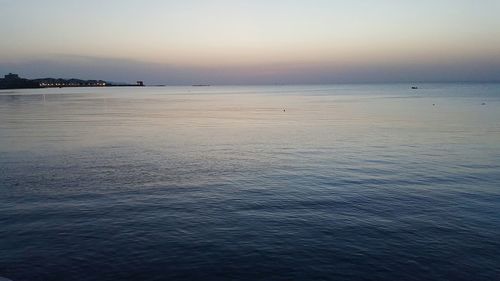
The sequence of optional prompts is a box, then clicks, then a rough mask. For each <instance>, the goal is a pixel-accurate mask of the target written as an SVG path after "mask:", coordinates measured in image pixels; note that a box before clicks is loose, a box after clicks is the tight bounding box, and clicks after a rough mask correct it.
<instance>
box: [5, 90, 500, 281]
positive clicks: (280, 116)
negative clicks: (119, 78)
mask: <svg viewBox="0 0 500 281" xmlns="http://www.w3.org/2000/svg"><path fill="white" fill-rule="evenodd" d="M283 109H285V111H283ZM0 185H1V186H0V276H3V277H6V278H9V279H12V280H15V281H22V280H26V281H31V280H44V281H45V280H500V85H498V84H497V85H495V84H463V85H459V84H442V85H439V84H435V85H432V84H429V85H421V89H419V90H417V91H411V90H409V85H397V84H395V85H358V86H356V85H336V86H295V87H291V86H290V87H288V86H287V87H209V88H203V89H202V88H191V87H185V88H182V87H179V88H176V87H167V88H141V89H138V88H130V89H126V88H120V89H118V88H113V89H111V88H104V89H50V90H23V91H10V92H8V91H0Z"/></svg>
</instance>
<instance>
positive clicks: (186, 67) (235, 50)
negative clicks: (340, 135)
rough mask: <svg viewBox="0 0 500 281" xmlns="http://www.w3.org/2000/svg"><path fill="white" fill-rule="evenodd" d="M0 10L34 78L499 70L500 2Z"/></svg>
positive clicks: (268, 77) (218, 0) (51, 5)
mask: <svg viewBox="0 0 500 281" xmlns="http://www.w3.org/2000/svg"><path fill="white" fill-rule="evenodd" d="M0 7H1V9H0V35H1V38H2V41H1V43H0V71H3V72H6V71H10V70H12V71H17V72H21V74H22V75H24V76H28V77H30V76H72V77H73V76H75V77H76V76H93V75H94V76H99V77H95V78H103V79H115V80H116V79H119V80H134V79H136V78H137V79H139V78H141V79H144V80H146V81H148V79H150V81H151V82H155V83H174V84H176V83H190V82H191V81H193V82H196V81H200V80H204V81H206V82H212V83H294V82H295V83H329V82H373V81H391V80H393V81H412V80H433V81H440V80H443V81H450V80H459V81H460V80H467V81H479V80H498V79H500V77H499V76H500V16H498V15H500V1H498V0H474V1H473V0H432V1H431V0H419V1H414V0H365V1H361V0H359V1H352V0H351V1H347V0H343V1H342V0H302V1H299V0H267V1H264V0H252V1H250V0H247V1H241V0H183V1H160V0H143V1H135V0H129V1H126V0H121V1H118V0H108V1H96V0H87V1H77V0H64V1H63V0H61V1H58V0H48V1H27V0H0ZM89 78H92V77H89Z"/></svg>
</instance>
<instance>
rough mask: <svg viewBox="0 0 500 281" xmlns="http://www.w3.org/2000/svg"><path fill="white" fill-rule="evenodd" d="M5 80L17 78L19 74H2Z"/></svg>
mask: <svg viewBox="0 0 500 281" xmlns="http://www.w3.org/2000/svg"><path fill="white" fill-rule="evenodd" d="M4 79H5V80H17V79H19V75H17V74H14V73H9V74H6V75H5V76H4Z"/></svg>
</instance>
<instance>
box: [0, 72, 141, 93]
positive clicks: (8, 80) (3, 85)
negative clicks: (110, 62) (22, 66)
mask: <svg viewBox="0 0 500 281" xmlns="http://www.w3.org/2000/svg"><path fill="white" fill-rule="evenodd" d="M92 87H95V88H98V87H99V88H100V87H144V82H143V81H137V82H136V84H127V83H115V82H108V81H104V80H82V79H75V78H72V79H62V78H39V79H26V78H21V77H19V75H17V74H13V73H9V74H7V75H5V76H4V78H0V90H16V89H45V88H92Z"/></svg>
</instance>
